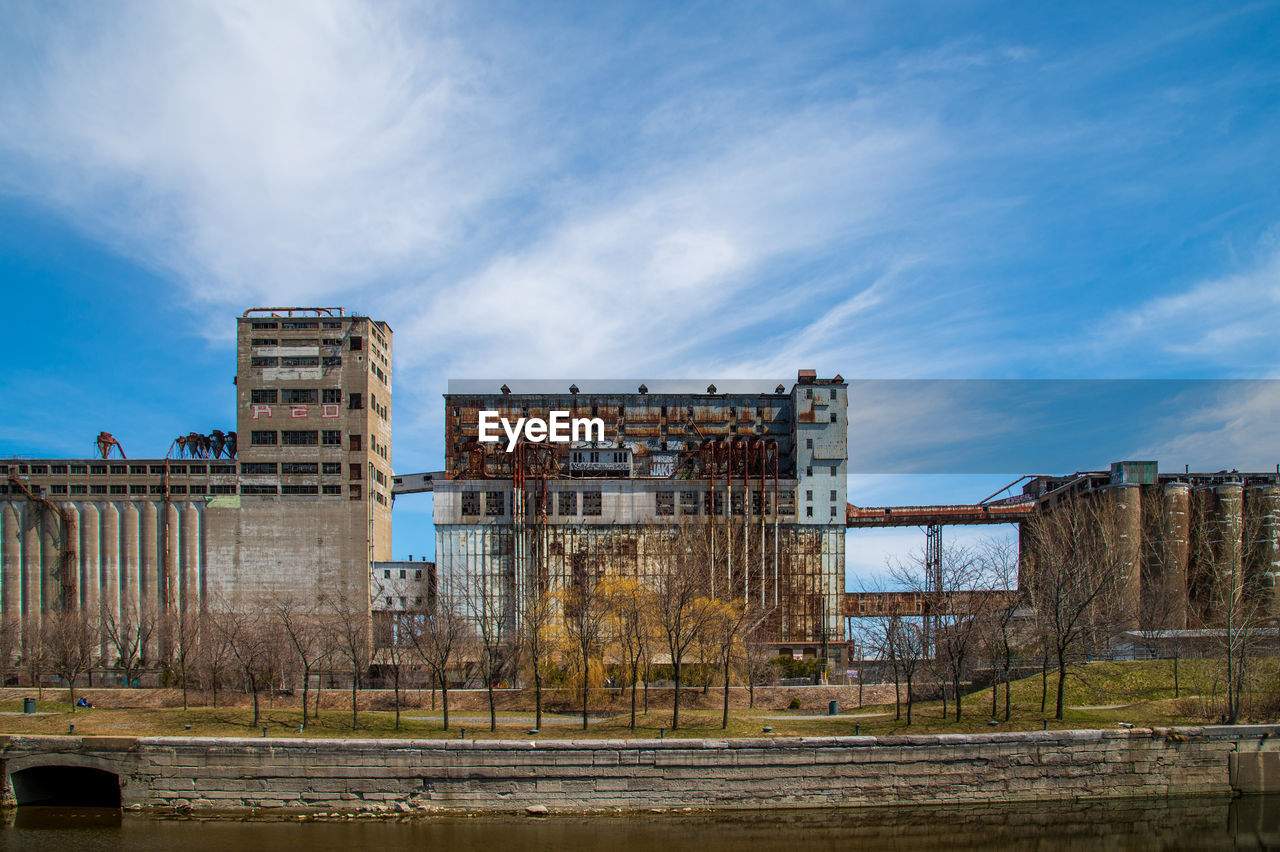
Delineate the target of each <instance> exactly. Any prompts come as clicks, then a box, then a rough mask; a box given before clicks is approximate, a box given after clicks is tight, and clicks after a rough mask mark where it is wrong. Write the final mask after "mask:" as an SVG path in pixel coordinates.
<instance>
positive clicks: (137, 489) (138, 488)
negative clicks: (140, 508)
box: [129, 485, 147, 494]
mask: <svg viewBox="0 0 1280 852" xmlns="http://www.w3.org/2000/svg"><path fill="white" fill-rule="evenodd" d="M129 493H130V494H146V493H147V486H145V485H130V486H129Z"/></svg>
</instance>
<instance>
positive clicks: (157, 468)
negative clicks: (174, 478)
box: [151, 464, 164, 473]
mask: <svg viewBox="0 0 1280 852" xmlns="http://www.w3.org/2000/svg"><path fill="white" fill-rule="evenodd" d="M151 472H152V473H164V465H162V464H153V465H151Z"/></svg>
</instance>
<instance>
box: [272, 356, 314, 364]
mask: <svg viewBox="0 0 1280 852" xmlns="http://www.w3.org/2000/svg"><path fill="white" fill-rule="evenodd" d="M280 366H281V367H319V366H320V359H319V358H318V357H317V358H310V357H306V356H297V357H293V358H281V359H280Z"/></svg>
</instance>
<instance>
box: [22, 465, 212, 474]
mask: <svg viewBox="0 0 1280 852" xmlns="http://www.w3.org/2000/svg"><path fill="white" fill-rule="evenodd" d="M14 467H17V469H18V473H20V474H30V475H32V476H50V475H52V476H58V475H70V476H84V475H87V474H91V475H95V476H98V475H105V474H107V473H111V474H112V475H114V476H146V475H152V476H159V475H162V474H163V473H164V467H165V466H164V465H162V464H151V465H147V464H32V465H25V464H20V465H14ZM9 468H10V465H7V464H0V473H8V472H9ZM235 472H236V466H235V465H234V464H209V465H204V464H171V465H169V473H170V474H171V475H188V474H189V475H193V476H203V475H205V474H206V473H211V474H214V475H219V474H234V473H235Z"/></svg>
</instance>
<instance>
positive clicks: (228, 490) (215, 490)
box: [209, 485, 236, 494]
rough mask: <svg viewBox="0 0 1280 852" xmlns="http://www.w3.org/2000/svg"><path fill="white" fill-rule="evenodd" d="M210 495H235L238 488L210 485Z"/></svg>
mask: <svg viewBox="0 0 1280 852" xmlns="http://www.w3.org/2000/svg"><path fill="white" fill-rule="evenodd" d="M209 493H210V494H235V493H236V487H235V486H234V485H210V486H209Z"/></svg>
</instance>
